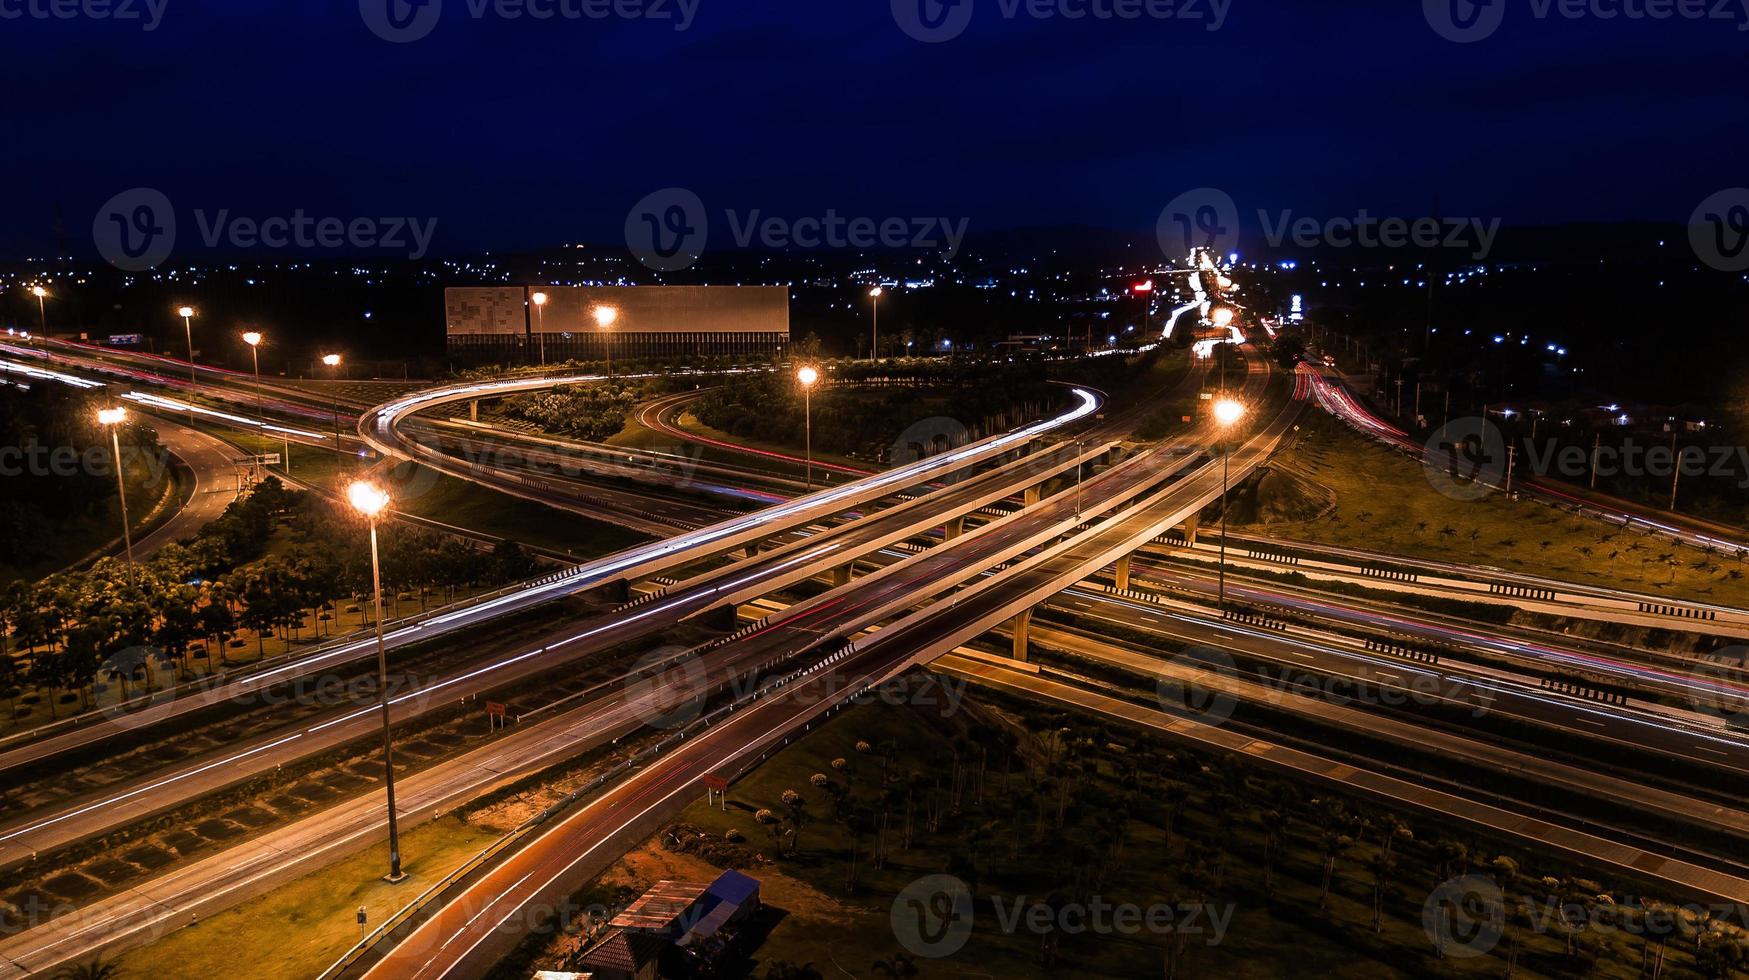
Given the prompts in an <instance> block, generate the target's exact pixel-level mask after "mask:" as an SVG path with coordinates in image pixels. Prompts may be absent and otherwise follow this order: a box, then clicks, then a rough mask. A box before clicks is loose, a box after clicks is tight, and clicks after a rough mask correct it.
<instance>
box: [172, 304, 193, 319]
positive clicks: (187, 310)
mask: <svg viewBox="0 0 1749 980" xmlns="http://www.w3.org/2000/svg"><path fill="white" fill-rule="evenodd" d="M176 315H177V316H179V317H181V318H183V319H184V320H187V319H190V318H192V317H193V316H194V307H192V306H184V307H182V308H181V309H179V310H177V311H176Z"/></svg>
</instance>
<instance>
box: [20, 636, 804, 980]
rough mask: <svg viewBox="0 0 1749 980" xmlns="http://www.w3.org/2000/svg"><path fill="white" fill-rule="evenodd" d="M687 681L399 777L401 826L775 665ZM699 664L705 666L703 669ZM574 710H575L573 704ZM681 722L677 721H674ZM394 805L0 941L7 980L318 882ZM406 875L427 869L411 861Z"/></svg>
mask: <svg viewBox="0 0 1749 980" xmlns="http://www.w3.org/2000/svg"><path fill="white" fill-rule="evenodd" d="M729 652H730V653H731V654H733V655H731V656H728V657H725V658H716V659H713V660H712V661H711V662H710V663H709V664H708V665H706V664H703V663H702V662H696V661H689V662H688V663H689V669H687V670H685V671H681V672H672V671H670V672H658V671H657V670H656V668H657V664H655V663H652V664H650V665H646V666H645V667H643V668H641V669H640V670H638V671H634V672H630V673H627V674H623V675H621V676H619V677H616V678H612V679H610V680H605V681H602V682H600V683H598V684H596V685H594V686H592V687H591V688H589V689H587V690H585V691H581V692H578V694H576V695H571V696H568V697H566V698H564V699H561V701H560V702H554V704H553V705H552V706H551V707H552V708H553V710H551V711H548V712H546V713H544V714H543V716H542V717H540V718H538V719H533V720H529V721H527V722H525V723H523V724H519V725H517V726H516V727H514V728H513V729H511V730H509V732H508V733H507V734H504V735H502V736H500V737H499V738H497V739H496V740H493V741H490V742H487V743H485V744H483V745H480V746H478V747H476V748H474V749H471V750H469V751H467V752H465V753H464V754H462V755H459V756H455V757H452V758H450V759H446V760H443V761H440V762H439V763H437V764H436V765H434V766H432V767H431V768H429V769H425V770H421V771H417V772H411V773H402V774H398V775H397V777H396V812H397V816H398V818H399V822H400V826H401V829H402V830H403V832H404V831H406V830H407V829H409V828H411V827H414V826H417V825H418V824H420V823H423V822H425V821H428V820H432V819H436V818H437V817H438V816H440V815H442V814H443V813H446V812H448V811H450V810H452V809H454V808H455V807H456V806H458V805H460V804H462V803H465V802H467V801H469V800H471V799H474V798H475V797H477V796H479V795H480V794H482V793H486V792H489V791H491V790H492V789H494V788H496V787H499V786H502V785H505V784H508V783H510V782H512V781H514V780H515V779H517V778H520V777H521V776H522V775H524V774H527V773H529V772H533V771H536V770H538V769H540V768H542V767H545V766H548V765H552V764H555V763H557V762H560V761H563V760H565V759H570V758H575V757H576V756H577V755H578V754H580V753H582V752H585V751H587V750H589V749H592V748H596V747H598V746H601V745H603V744H606V743H607V742H609V741H617V740H618V739H620V738H623V737H624V736H626V735H627V734H630V733H632V732H635V731H637V730H639V729H641V728H644V727H645V726H646V725H649V724H650V723H651V722H652V720H658V721H662V722H667V723H666V724H664V725H663V726H662V727H664V728H669V729H670V730H672V731H676V732H678V731H679V730H681V729H682V728H683V727H684V725H685V723H686V722H687V721H690V720H691V716H690V715H688V714H686V713H685V712H679V713H677V714H676V713H675V712H676V705H684V704H686V703H687V702H689V701H690V700H691V699H693V698H696V697H698V696H699V695H700V694H701V693H702V692H706V691H709V690H712V689H714V688H717V687H720V686H724V685H727V684H729V683H730V682H731V681H733V680H735V679H737V678H739V677H741V676H743V675H744V674H746V673H747V672H749V671H753V672H757V671H761V670H764V669H768V668H769V666H770V665H769V664H767V663H764V662H763V661H762V659H761V656H760V654H759V653H758V652H756V651H752V650H740V651H729ZM695 663H696V666H693V664H695ZM564 702H571V703H570V704H569V706H568V707H566V706H563V704H564ZM670 719H672V721H670ZM386 809H387V808H386V805H385V803H384V801H383V799H382V797H381V795H380V793H379V792H378V791H376V790H374V789H372V790H367V791H365V792H364V793H363V794H361V795H358V796H354V797H352V798H350V799H346V800H343V801H341V802H340V803H338V804H335V805H333V806H331V807H327V808H325V809H323V810H321V811H319V812H316V813H312V814H310V815H309V816H306V817H304V818H302V819H299V820H297V821H295V822H293V823H291V824H287V825H285V826H282V827H278V828H275V829H272V830H270V831H268V832H267V833H265V834H263V835H261V836H259V837H255V838H252V839H250V840H247V841H244V842H242V843H239V844H237V845H235V846H233V847H229V848H225V849H224V850H222V851H221V852H219V853H217V854H212V855H209V856H207V857H205V858H202V859H199V860H197V861H194V862H192V863H190V864H187V865H184V866H180V867H175V868H172V869H170V870H168V871H166V872H165V873H164V874H162V875H160V876H158V877H156V878H153V879H151V880H149V881H146V882H142V883H139V884H137V885H134V886H132V887H130V888H129V889H128V890H126V891H124V892H121V893H119V894H117V895H114V896H111V897H109V898H105V899H102V900H100V901H98V902H94V903H92V904H90V905H88V906H84V907H81V908H78V909H74V910H71V911H69V912H65V913H64V914H58V915H56V917H54V918H52V919H49V920H48V921H33V922H30V923H27V924H26V925H27V926H28V928H23V929H22V930H18V929H17V927H16V926H15V927H14V930H15V932H14V934H11V935H8V936H6V937H5V938H3V939H0V980H3V978H6V977H12V976H22V975H25V974H31V973H37V974H40V973H42V972H44V971H48V970H53V969H56V968H57V967H59V966H61V965H62V964H65V963H68V962H73V961H77V960H82V959H85V958H87V957H90V956H92V955H96V954H99V953H112V952H114V951H116V950H118V949H125V948H129V947H132V946H138V945H142V944H144V943H147V942H151V941H153V940H155V939H157V938H159V937H161V936H163V935H164V934H166V933H168V932H171V931H174V930H176V929H179V928H181V927H182V926H184V925H187V924H188V923H189V922H190V921H193V920H195V919H196V917H199V916H210V915H212V914H214V913H216V912H218V911H221V910H223V909H225V908H229V907H231V906H233V905H235V904H237V903H238V902H241V901H244V900H245V899H247V898H249V897H251V896H253V895H256V894H260V893H262V892H265V891H267V890H269V889H271V888H273V887H276V886H277V885H280V884H283V883H284V882H286V881H289V880H293V879H295V878H297V877H298V876H300V875H302V874H305V873H308V871H309V869H310V868H311V867H313V866H320V865H321V864H323V863H325V862H329V861H333V860H337V859H339V858H340V857H342V856H344V855H346V854H347V853H350V852H352V851H356V850H358V849H360V848H363V847H367V846H370V845H371V844H374V843H376V842H378V841H380V840H381V839H382V837H383V835H384V833H385V831H384V824H385V822H386ZM408 858H409V863H408V867H410V868H411V867H413V866H414V865H413V862H416V861H418V860H419V858H418V857H417V855H408Z"/></svg>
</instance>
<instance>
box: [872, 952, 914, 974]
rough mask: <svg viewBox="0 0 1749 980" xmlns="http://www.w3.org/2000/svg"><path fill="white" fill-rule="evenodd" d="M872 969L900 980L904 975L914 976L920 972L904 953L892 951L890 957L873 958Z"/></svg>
mask: <svg viewBox="0 0 1749 980" xmlns="http://www.w3.org/2000/svg"><path fill="white" fill-rule="evenodd" d="M874 971H875V972H876V973H885V974H886V975H887V976H889V977H894V978H898V980H902V978H904V977H914V976H916V975H917V974H918V973H919V972H920V971H919V970H918V969H917V964H916V963H915V962H913V961H912V959H911V957H909V956H906V955H905V954H904V953H894V954H893V955H892V958H891V959H885V960H875V961H874Z"/></svg>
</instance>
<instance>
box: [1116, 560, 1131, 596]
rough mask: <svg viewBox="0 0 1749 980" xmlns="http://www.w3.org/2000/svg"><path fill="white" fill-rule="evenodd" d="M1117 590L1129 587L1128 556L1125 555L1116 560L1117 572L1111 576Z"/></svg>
mask: <svg viewBox="0 0 1749 980" xmlns="http://www.w3.org/2000/svg"><path fill="white" fill-rule="evenodd" d="M1112 577H1113V579H1114V580H1115V581H1116V582H1117V587H1118V588H1119V589H1128V588H1129V587H1130V556H1129V555H1125V556H1123V557H1122V558H1119V559H1118V560H1117V572H1116V573H1115V574H1114V575H1113V576H1112Z"/></svg>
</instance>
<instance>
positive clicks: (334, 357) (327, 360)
mask: <svg viewBox="0 0 1749 980" xmlns="http://www.w3.org/2000/svg"><path fill="white" fill-rule="evenodd" d="M322 363H323V364H326V365H328V366H329V367H339V366H340V355H339V354H324V355H322Z"/></svg>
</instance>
